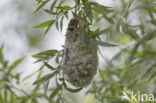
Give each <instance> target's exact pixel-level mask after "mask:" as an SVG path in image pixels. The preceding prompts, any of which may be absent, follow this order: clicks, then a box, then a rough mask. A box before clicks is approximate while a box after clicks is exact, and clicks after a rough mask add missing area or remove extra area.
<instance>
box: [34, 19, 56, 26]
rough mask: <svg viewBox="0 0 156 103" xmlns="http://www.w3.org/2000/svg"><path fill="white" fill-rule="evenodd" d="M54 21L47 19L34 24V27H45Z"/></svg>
mask: <svg viewBox="0 0 156 103" xmlns="http://www.w3.org/2000/svg"><path fill="white" fill-rule="evenodd" d="M54 22H55V20H49V21H46V22H43V23H41V24H39V25H36V26H34V28H45V27H48V26H49V25H52V24H53V23H54Z"/></svg>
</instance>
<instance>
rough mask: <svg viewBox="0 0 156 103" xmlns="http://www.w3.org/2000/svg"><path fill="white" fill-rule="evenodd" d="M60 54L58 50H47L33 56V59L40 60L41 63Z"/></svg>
mask: <svg viewBox="0 0 156 103" xmlns="http://www.w3.org/2000/svg"><path fill="white" fill-rule="evenodd" d="M56 53H58V50H46V51H43V52H40V53H37V54H35V55H33V56H32V57H34V58H36V59H38V60H39V61H43V60H48V59H50V58H52V57H54V56H55V54H56Z"/></svg>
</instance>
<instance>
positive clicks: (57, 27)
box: [55, 21, 59, 31]
mask: <svg viewBox="0 0 156 103" xmlns="http://www.w3.org/2000/svg"><path fill="white" fill-rule="evenodd" d="M55 26H56V29H57V30H58V31H59V26H58V21H56V23H55Z"/></svg>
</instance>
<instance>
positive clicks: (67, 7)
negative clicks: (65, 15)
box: [63, 6, 72, 10]
mask: <svg viewBox="0 0 156 103" xmlns="http://www.w3.org/2000/svg"><path fill="white" fill-rule="evenodd" d="M63 9H64V10H70V9H72V7H70V6H63Z"/></svg>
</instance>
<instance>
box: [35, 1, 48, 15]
mask: <svg viewBox="0 0 156 103" xmlns="http://www.w3.org/2000/svg"><path fill="white" fill-rule="evenodd" d="M49 1H50V0H46V1H44V2H42V3H41V4H40V5H39V6H38V7H37V9H36V10H34V12H33V13H35V12H37V11H38V10H40V9H41V8H42V7H43V6H45V5H46V4H47V3H48V2H49Z"/></svg>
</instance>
